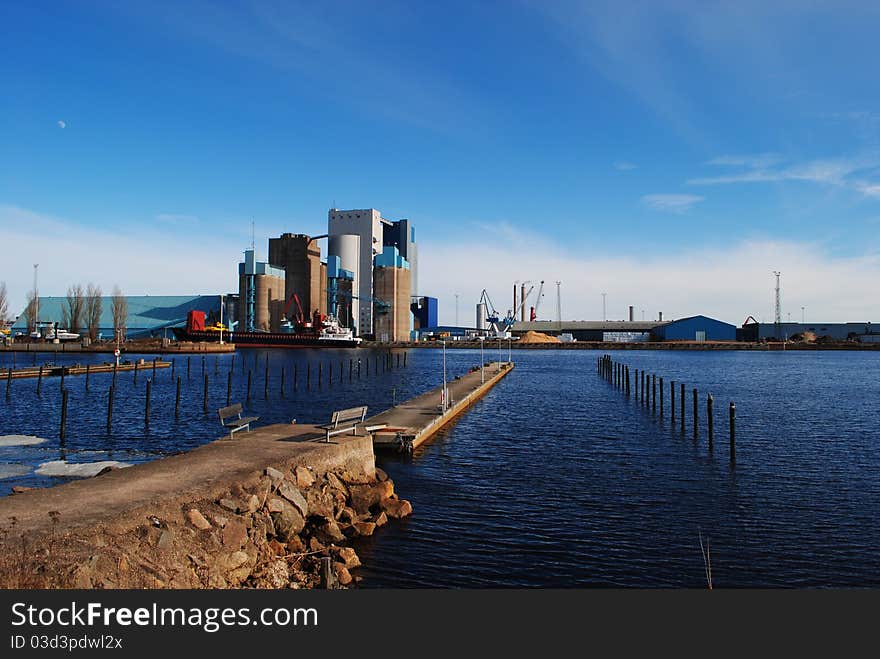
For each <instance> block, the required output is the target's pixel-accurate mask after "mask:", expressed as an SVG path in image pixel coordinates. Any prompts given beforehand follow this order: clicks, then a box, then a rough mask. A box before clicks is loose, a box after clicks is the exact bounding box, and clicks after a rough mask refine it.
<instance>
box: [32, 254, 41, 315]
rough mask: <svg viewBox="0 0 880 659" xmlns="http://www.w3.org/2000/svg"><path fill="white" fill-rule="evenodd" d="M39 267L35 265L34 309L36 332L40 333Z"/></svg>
mask: <svg viewBox="0 0 880 659" xmlns="http://www.w3.org/2000/svg"><path fill="white" fill-rule="evenodd" d="M39 267H40V264H39V263H34V306H33V309H32V311H33V312H34V313H33V315H34V331H38V328H39V325H38V323H39V322H40V292H39V290H38V289H37V269H38V268H39Z"/></svg>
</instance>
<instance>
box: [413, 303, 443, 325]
mask: <svg viewBox="0 0 880 659" xmlns="http://www.w3.org/2000/svg"><path fill="white" fill-rule="evenodd" d="M409 309H410V311H411V312H412V315H413V330H415V331H418V330H421V329H426V328H429V327H437V324H438V314H437V309H438V304H437V298H436V297H410V305H409Z"/></svg>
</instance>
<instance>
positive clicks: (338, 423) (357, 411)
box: [318, 405, 367, 442]
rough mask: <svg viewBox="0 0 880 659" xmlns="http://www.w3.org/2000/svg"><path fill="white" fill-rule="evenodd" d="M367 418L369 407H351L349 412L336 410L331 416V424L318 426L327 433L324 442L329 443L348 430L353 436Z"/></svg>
mask: <svg viewBox="0 0 880 659" xmlns="http://www.w3.org/2000/svg"><path fill="white" fill-rule="evenodd" d="M366 418H367V406H366V405H363V406H361V407H350V408H348V409H347V410H336V411H335V412H333V414H331V415H330V423H328V424H327V425H324V426H318V427H319V428H320V429H321V430H323V431H324V433H325V438H324V440H325V441H327V442H329V441H330V437H331V436H333V435H338V434H339V433H343V432H345V431H347V430H350V431H351V434H352V435H353V434H354V432H355V430H357V425H358V424H359V423H363V421H364V419H366Z"/></svg>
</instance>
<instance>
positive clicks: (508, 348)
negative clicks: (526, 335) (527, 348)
mask: <svg viewBox="0 0 880 659" xmlns="http://www.w3.org/2000/svg"><path fill="white" fill-rule="evenodd" d="M512 341H513V340H512V339H510V338H508V339H507V363H508V364H509V363H510V344H511V343H512Z"/></svg>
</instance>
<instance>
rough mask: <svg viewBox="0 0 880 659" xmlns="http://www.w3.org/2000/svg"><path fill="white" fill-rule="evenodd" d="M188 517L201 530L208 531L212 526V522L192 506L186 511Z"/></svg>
mask: <svg viewBox="0 0 880 659" xmlns="http://www.w3.org/2000/svg"><path fill="white" fill-rule="evenodd" d="M186 519H187V521H188V522H189V523H190V524H192V525H193V526H195V527H196V528H197V529H199V530H200V531H207V530H208V529H209V528H211V522H209V521H208V520H206V519H205V516H204V515H202V513H201V512H199V510H198V509H196V508H190V509H189V510H187V511H186Z"/></svg>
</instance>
